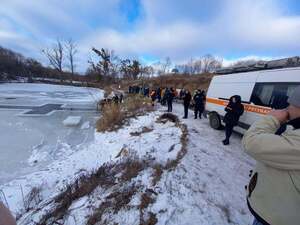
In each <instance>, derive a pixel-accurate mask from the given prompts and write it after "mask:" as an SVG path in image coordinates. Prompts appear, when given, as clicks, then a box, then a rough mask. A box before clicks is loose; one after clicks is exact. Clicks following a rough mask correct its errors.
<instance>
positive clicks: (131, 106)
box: [124, 95, 153, 116]
mask: <svg viewBox="0 0 300 225" xmlns="http://www.w3.org/2000/svg"><path fill="white" fill-rule="evenodd" d="M124 108H125V111H126V112H127V113H128V114H129V115H131V116H134V115H135V114H143V113H145V112H149V111H151V110H153V107H152V105H151V99H150V98H145V97H143V96H141V95H131V96H129V97H128V98H126V99H125V101H124Z"/></svg>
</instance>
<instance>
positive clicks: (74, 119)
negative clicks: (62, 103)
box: [63, 116, 81, 126]
mask: <svg viewBox="0 0 300 225" xmlns="http://www.w3.org/2000/svg"><path fill="white" fill-rule="evenodd" d="M80 122H81V116H68V117H67V118H66V119H65V120H64V121H63V124H64V125H65V126H78V125H79V124H80Z"/></svg>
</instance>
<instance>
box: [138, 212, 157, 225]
mask: <svg viewBox="0 0 300 225" xmlns="http://www.w3.org/2000/svg"><path fill="white" fill-rule="evenodd" d="M157 222H158V220H157V218H156V215H155V214H154V213H152V212H150V213H149V214H148V218H147V219H146V221H141V222H140V225H155V224H157Z"/></svg>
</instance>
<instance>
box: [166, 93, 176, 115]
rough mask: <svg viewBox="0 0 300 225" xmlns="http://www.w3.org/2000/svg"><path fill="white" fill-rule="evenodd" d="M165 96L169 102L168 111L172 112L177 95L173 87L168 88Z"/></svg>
mask: <svg viewBox="0 0 300 225" xmlns="http://www.w3.org/2000/svg"><path fill="white" fill-rule="evenodd" d="M165 96H166V100H167V104H168V112H172V110H173V107H172V104H173V99H174V97H175V96H174V90H173V88H171V89H169V88H167V89H166V92H165Z"/></svg>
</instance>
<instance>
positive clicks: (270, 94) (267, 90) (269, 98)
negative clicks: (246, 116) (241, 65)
mask: <svg viewBox="0 0 300 225" xmlns="http://www.w3.org/2000/svg"><path fill="white" fill-rule="evenodd" d="M298 85H299V84H295V83H259V84H256V85H255V87H254V90H253V93H252V96H251V100H250V101H251V102H252V103H254V104H255V105H260V106H266V107H271V108H272V109H284V108H286V107H287V106H288V102H287V100H288V97H289V96H290V94H291V93H292V92H293V90H294V88H295V87H296V86H298Z"/></svg>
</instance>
